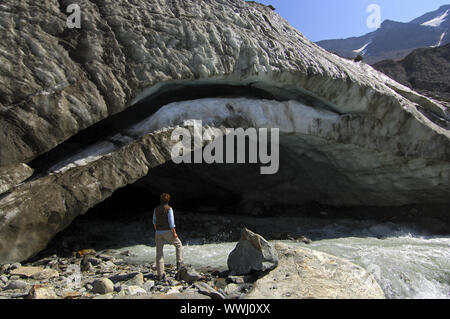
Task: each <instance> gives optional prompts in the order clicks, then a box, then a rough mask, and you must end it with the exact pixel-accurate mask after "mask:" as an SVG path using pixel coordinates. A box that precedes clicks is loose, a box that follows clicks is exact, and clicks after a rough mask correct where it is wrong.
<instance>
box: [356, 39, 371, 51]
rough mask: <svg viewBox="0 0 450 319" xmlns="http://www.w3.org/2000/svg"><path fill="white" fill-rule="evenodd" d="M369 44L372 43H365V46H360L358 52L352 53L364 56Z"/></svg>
mask: <svg viewBox="0 0 450 319" xmlns="http://www.w3.org/2000/svg"><path fill="white" fill-rule="evenodd" d="M370 43H372V41H370V42H368V43H366V44H365V45H363V46H362V47H361V48H359V49H358V50H353V52H355V53H362V54H366V51H367V50H366V48H367V46H368V45H369V44H370Z"/></svg>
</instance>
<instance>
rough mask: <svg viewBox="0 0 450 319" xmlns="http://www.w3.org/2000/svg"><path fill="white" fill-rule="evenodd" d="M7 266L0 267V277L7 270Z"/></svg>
mask: <svg viewBox="0 0 450 319" xmlns="http://www.w3.org/2000/svg"><path fill="white" fill-rule="evenodd" d="M9 266H10V265H9V264H4V265H0V275H3V274H6V272H7V271H8V269H9Z"/></svg>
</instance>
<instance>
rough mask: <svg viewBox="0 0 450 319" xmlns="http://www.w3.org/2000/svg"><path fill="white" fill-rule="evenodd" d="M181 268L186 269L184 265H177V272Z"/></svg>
mask: <svg viewBox="0 0 450 319" xmlns="http://www.w3.org/2000/svg"><path fill="white" fill-rule="evenodd" d="M181 268H184V263H182V262H181V263H177V271H179V270H180V269H181Z"/></svg>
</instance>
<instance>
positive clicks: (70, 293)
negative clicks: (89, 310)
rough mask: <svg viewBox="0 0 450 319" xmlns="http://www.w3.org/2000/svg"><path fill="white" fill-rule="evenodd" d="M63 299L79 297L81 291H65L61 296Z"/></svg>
mask: <svg viewBox="0 0 450 319" xmlns="http://www.w3.org/2000/svg"><path fill="white" fill-rule="evenodd" d="M61 297H62V298H63V299H79V298H80V297H81V292H78V291H65V292H63V293H62V296H61Z"/></svg>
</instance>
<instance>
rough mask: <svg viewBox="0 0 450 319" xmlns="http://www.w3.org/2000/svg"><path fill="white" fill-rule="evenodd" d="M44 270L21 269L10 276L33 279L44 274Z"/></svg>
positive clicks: (39, 268)
mask: <svg viewBox="0 0 450 319" xmlns="http://www.w3.org/2000/svg"><path fill="white" fill-rule="evenodd" d="M43 270H44V268H42V267H19V268H16V269H14V270H12V271H11V272H10V273H9V274H10V275H11V276H20V277H24V278H29V277H32V276H33V275H35V274H38V273H40V272H42V271H43Z"/></svg>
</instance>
